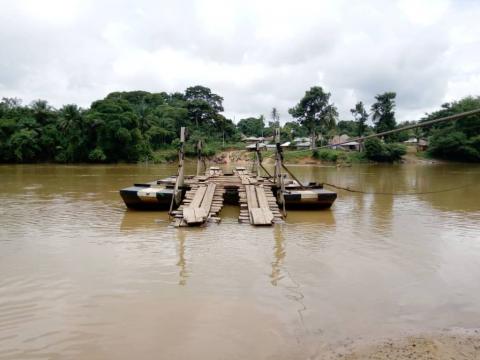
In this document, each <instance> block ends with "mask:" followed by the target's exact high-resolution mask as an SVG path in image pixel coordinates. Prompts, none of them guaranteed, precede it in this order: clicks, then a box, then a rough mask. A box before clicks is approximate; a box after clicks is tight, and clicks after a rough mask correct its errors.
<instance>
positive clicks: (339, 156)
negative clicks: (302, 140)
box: [312, 149, 347, 162]
mask: <svg viewBox="0 0 480 360" xmlns="http://www.w3.org/2000/svg"><path fill="white" fill-rule="evenodd" d="M312 157H313V158H314V159H318V160H323V161H329V162H337V161H338V160H345V159H346V158H347V155H346V154H345V152H343V151H338V150H333V149H320V150H313V152H312Z"/></svg>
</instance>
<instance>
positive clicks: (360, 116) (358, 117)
mask: <svg viewBox="0 0 480 360" xmlns="http://www.w3.org/2000/svg"><path fill="white" fill-rule="evenodd" d="M350 112H351V113H352V115H353V117H354V119H355V125H356V126H355V135H356V136H363V135H364V134H365V131H366V130H367V125H366V123H367V120H368V113H367V111H366V110H365V106H364V105H363V102H361V101H359V102H358V103H356V104H355V107H354V108H353V109H350ZM352 130H353V129H352ZM349 135H350V134H349ZM351 136H352V135H351Z"/></svg>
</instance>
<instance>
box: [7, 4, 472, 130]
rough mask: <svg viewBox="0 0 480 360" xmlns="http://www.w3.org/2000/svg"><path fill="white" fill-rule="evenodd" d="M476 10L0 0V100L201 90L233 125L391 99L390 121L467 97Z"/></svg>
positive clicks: (84, 99)
mask: <svg viewBox="0 0 480 360" xmlns="http://www.w3.org/2000/svg"><path fill="white" fill-rule="evenodd" d="M479 19H480V1H465V0H464V1H455V2H454V1H451V2H449V1H444V0H431V1H420V0H400V1H388V0H378V1H377V0H373V1H341V0H340V1H339V0H335V1H304V0H290V1H279V0H276V1H273V0H272V1H270V0H268V1H264V0H252V1H250V0H239V1H228V0H202V1H193V0H191V1H175V0H169V1H159V0H151V1H150V0H136V1H122V0H111V1H101V0H97V1H93V0H92V1H90V0H78V1H77V0H72V1H70V0H41V1H40V0H16V1H10V0H8V1H7V0H0V49H1V50H0V51H1V52H0V97H19V98H21V99H23V101H24V103H30V102H31V101H32V100H34V99H38V98H41V99H46V100H48V101H49V102H50V103H51V104H52V105H54V106H55V107H59V106H61V105H62V104H67V103H77V104H79V105H81V106H83V107H88V106H89V105H90V103H91V102H92V101H93V100H96V99H99V98H103V97H104V96H106V95H107V94H108V93H109V92H112V91H126V90H147V91H151V92H160V91H167V92H174V91H184V90H185V88H187V87H188V86H192V85H197V84H201V85H204V86H208V87H210V88H211V89H212V91H214V92H215V93H218V94H219V95H221V96H223V97H224V99H225V101H224V107H225V115H226V116H228V117H230V118H232V119H233V117H234V116H235V119H236V120H237V121H238V120H239V119H240V118H242V117H245V116H250V115H258V114H265V115H266V116H268V114H269V112H270V110H271V108H272V107H274V106H275V107H277V108H278V109H279V111H280V116H281V119H282V122H283V121H285V120H288V119H289V116H288V113H287V110H288V108H289V107H292V106H293V105H295V103H296V102H298V100H299V99H300V98H301V97H302V96H303V94H304V92H305V90H307V89H308V88H309V87H311V86H314V85H320V86H322V87H323V88H324V89H326V90H327V91H329V92H331V93H332V101H333V102H334V103H335V104H336V105H337V107H338V109H339V112H340V117H341V118H342V119H350V118H351V115H350V111H349V110H350V109H351V108H352V107H353V105H354V104H355V103H356V102H357V101H359V100H362V101H363V102H364V103H365V104H367V105H368V106H370V105H371V103H372V102H373V97H374V96H375V94H378V93H380V92H384V91H395V92H397V106H398V108H397V118H398V119H399V120H407V119H416V118H418V117H420V116H421V115H422V114H424V113H425V112H428V111H431V110H434V109H435V108H438V106H439V105H440V104H442V103H443V102H445V101H450V100H454V99H459V98H461V97H463V96H466V95H479V94H480V20H479Z"/></svg>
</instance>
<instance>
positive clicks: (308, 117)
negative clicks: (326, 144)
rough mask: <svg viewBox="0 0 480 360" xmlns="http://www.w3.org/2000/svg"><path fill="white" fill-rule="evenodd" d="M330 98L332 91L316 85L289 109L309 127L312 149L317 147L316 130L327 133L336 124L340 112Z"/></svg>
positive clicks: (303, 124)
mask: <svg viewBox="0 0 480 360" xmlns="http://www.w3.org/2000/svg"><path fill="white" fill-rule="evenodd" d="M329 100H330V93H328V92H325V91H323V89H322V87H320V86H314V87H311V88H310V90H308V91H306V92H305V95H304V96H303V98H302V99H301V100H300V102H299V103H298V104H297V105H296V106H295V107H293V108H291V109H289V110H288V112H289V113H290V115H292V116H293V117H294V118H296V119H297V120H298V122H299V123H300V124H301V125H302V126H305V127H306V128H307V129H308V131H309V133H310V136H311V139H312V140H311V142H312V144H311V148H312V149H315V148H316V135H315V134H316V132H317V131H319V132H320V133H326V132H327V131H328V129H330V128H332V127H333V126H335V121H336V118H337V117H338V112H337V108H336V107H335V105H334V104H330V103H329Z"/></svg>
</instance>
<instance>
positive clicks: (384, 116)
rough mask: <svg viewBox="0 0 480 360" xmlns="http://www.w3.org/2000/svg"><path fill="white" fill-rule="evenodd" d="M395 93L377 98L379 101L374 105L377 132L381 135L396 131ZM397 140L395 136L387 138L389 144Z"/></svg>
mask: <svg viewBox="0 0 480 360" xmlns="http://www.w3.org/2000/svg"><path fill="white" fill-rule="evenodd" d="M396 96H397V94H396V93H394V92H386V93H383V94H379V95H377V96H375V100H377V101H376V102H375V103H374V104H373V105H372V108H371V110H372V119H373V122H374V124H375V131H376V132H377V133H381V132H384V131H389V130H393V129H395V126H396V125H397V123H396V121H395V97H396ZM395 139H396V137H395V135H393V134H392V135H387V136H385V140H386V141H387V142H392V141H394V140H395Z"/></svg>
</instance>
